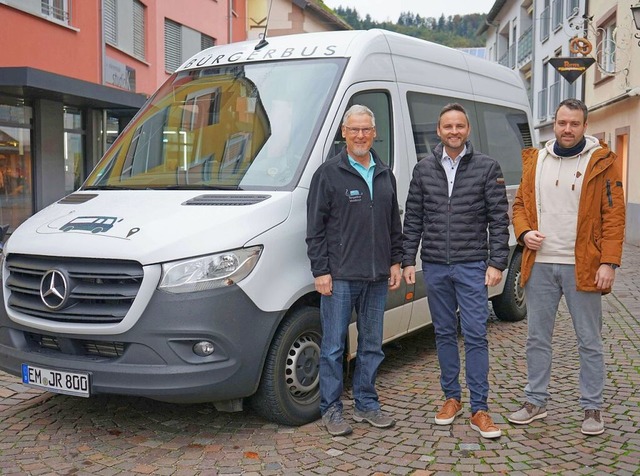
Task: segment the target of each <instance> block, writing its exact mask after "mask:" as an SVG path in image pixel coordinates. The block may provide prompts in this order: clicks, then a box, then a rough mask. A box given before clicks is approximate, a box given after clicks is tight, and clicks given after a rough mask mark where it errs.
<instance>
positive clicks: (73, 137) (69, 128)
mask: <svg viewBox="0 0 640 476" xmlns="http://www.w3.org/2000/svg"><path fill="white" fill-rule="evenodd" d="M83 125H84V120H83V114H82V111H79V110H77V109H73V108H68V107H65V108H64V190H65V192H66V193H71V192H73V191H74V190H77V189H78V188H79V187H80V185H82V182H83V181H84V178H85V154H84V127H83Z"/></svg>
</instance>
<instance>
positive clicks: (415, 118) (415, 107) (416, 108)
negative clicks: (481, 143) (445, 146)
mask: <svg viewBox="0 0 640 476" xmlns="http://www.w3.org/2000/svg"><path fill="white" fill-rule="evenodd" d="M451 102H457V103H459V104H461V105H462V107H464V108H465V109H466V111H467V114H468V115H469V121H470V122H471V136H470V137H469V139H470V140H471V143H472V144H474V146H475V147H477V146H478V135H477V134H478V128H477V127H476V121H475V104H474V102H473V101H467V100H464V99H457V98H452V97H449V96H436V95H433V94H423V93H416V92H411V91H410V92H408V93H407V103H408V105H409V115H410V117H411V130H412V132H413V140H414V145H415V148H416V158H417V160H422V159H424V158H425V157H426V156H427V155H428V154H429V153H431V151H432V150H433V148H434V147H435V146H436V145H438V143H439V142H440V138H439V137H438V132H437V126H438V117H439V115H440V110H441V109H442V108H443V107H444V106H446V105H447V104H449V103H451Z"/></svg>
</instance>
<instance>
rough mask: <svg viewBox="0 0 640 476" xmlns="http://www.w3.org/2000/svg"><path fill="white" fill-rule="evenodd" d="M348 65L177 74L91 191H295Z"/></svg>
mask: <svg viewBox="0 0 640 476" xmlns="http://www.w3.org/2000/svg"><path fill="white" fill-rule="evenodd" d="M345 64H346V61H345V60H344V59H332V58H329V59H317V60H316V59H305V60H299V61H291V60H288V61H282V62H275V61H274V62H268V63H252V64H243V65H225V66H219V67H208V68H203V69H199V70H191V71H181V72H177V73H174V75H173V76H172V77H171V79H170V80H169V81H167V83H165V85H164V86H162V88H161V89H160V90H159V91H158V92H157V93H156V94H155V95H154V96H153V98H152V99H151V101H149V103H147V104H146V105H145V107H144V108H143V109H142V110H141V111H140V112H139V114H138V115H137V116H136V118H135V119H134V120H133V121H132V122H131V124H130V125H129V126H128V127H127V129H125V131H124V132H123V133H122V134H121V135H120V137H118V139H117V141H116V143H115V144H114V147H111V148H110V150H109V151H108V152H107V154H106V155H105V157H104V158H103V159H102V160H101V161H100V163H99V164H98V165H97V166H96V168H95V169H94V171H93V172H92V173H91V175H90V176H89V178H88V179H87V181H86V182H85V184H84V189H85V190H87V189H89V190H90V189H100V188H128V189H132V188H133V189H135V188H141V189H142V188H144V189H149V188H151V189H153V188H156V189H163V188H171V189H180V188H185V189H186V188H201V189H242V190H252V189H256V190H258V189H260V190H264V189H287V188H293V186H294V185H295V182H296V178H297V176H298V175H299V174H300V173H301V171H302V169H303V166H304V164H305V163H306V161H307V159H308V156H309V154H310V151H311V148H312V146H313V143H314V141H315V137H316V135H317V134H318V131H319V130H320V127H321V126H322V118H324V117H325V113H326V110H327V109H328V107H329V103H330V101H331V100H332V99H333V96H334V93H335V89H336V87H337V83H338V80H339V79H340V77H341V74H342V70H343V69H344V67H345ZM292 78H294V79H295V80H293V79H292Z"/></svg>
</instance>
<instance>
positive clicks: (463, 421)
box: [0, 246, 640, 476]
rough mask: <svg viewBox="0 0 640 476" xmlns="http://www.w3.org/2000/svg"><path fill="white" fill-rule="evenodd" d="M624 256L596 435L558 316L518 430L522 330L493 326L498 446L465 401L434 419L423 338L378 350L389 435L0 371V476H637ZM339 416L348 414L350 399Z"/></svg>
mask: <svg viewBox="0 0 640 476" xmlns="http://www.w3.org/2000/svg"><path fill="white" fill-rule="evenodd" d="M623 261H624V266H623V267H622V268H621V269H619V270H618V271H617V272H616V273H617V280H616V284H615V287H614V292H613V293H612V294H610V295H608V296H606V297H605V298H604V336H605V351H606V364H607V370H608V381H607V386H606V390H605V402H606V403H605V408H604V417H605V419H606V420H605V421H606V431H605V433H604V434H603V435H600V436H593V437H585V436H583V435H582V434H581V433H580V424H581V421H582V412H581V411H580V409H579V407H578V383H577V375H578V371H577V369H578V357H577V351H576V340H575V336H574V334H573V330H572V326H571V320H570V317H569V315H568V313H567V311H566V307H564V308H561V310H560V316H559V319H558V321H557V324H556V333H555V341H554V367H553V376H552V382H551V387H550V390H551V392H552V401H551V402H550V403H549V406H548V412H549V416H548V417H547V418H546V419H544V420H542V421H536V422H534V423H532V424H531V425H529V426H525V427H514V426H512V425H510V424H509V423H508V422H507V421H506V418H505V417H506V415H507V414H509V413H510V412H512V411H514V410H516V409H517V408H518V407H519V404H520V402H521V401H522V388H523V386H524V383H525V361H524V343H525V336H526V323H525V322H520V323H506V322H499V321H497V320H492V321H491V323H490V329H489V333H490V337H489V339H490V345H491V362H492V363H491V386H492V391H491V394H490V407H491V413H492V414H493V416H494V419H495V420H496V421H497V422H498V423H499V424H500V426H501V427H502V429H503V436H502V437H501V438H499V439H497V440H493V441H491V440H485V439H483V438H481V437H480V436H479V435H478V434H477V433H476V432H474V431H473V430H471V429H470V428H469V423H468V416H469V415H468V412H469V409H468V404H467V405H466V406H465V414H464V415H463V416H462V417H460V418H458V419H457V420H456V421H455V423H454V424H453V425H452V426H451V427H438V426H436V425H435V424H434V423H433V416H434V413H435V411H436V408H437V407H438V406H439V404H440V403H441V392H440V388H439V383H438V378H439V377H438V367H437V359H436V353H435V347H434V339H433V333H432V331H430V330H428V331H424V332H420V333H418V334H416V335H413V336H410V337H408V338H406V339H404V340H402V341H400V343H398V344H396V345H392V346H389V347H387V348H385V352H386V354H387V359H386V360H385V362H384V363H383V365H382V368H381V370H380V374H379V378H378V387H379V392H380V397H381V400H382V403H383V407H384V409H386V410H387V411H389V412H391V413H392V414H393V415H394V416H395V418H396V419H397V424H396V426H395V427H394V428H391V429H387V430H378V429H373V428H371V427H369V426H368V425H367V424H365V423H352V425H353V427H354V432H353V434H352V435H350V436H348V437H336V438H331V437H330V436H329V435H328V434H327V433H326V431H325V430H324V428H323V427H322V426H321V425H320V424H319V422H314V423H311V424H308V425H305V426H303V427H299V428H289V427H284V426H278V425H275V424H271V423H268V422H265V421H264V420H261V419H259V418H258V417H257V416H256V415H254V414H252V413H251V412H250V411H245V412H244V413H233V414H228V413H218V412H217V411H216V410H215V409H214V408H213V407H212V406H211V405H187V406H180V405H172V404H167V403H159V402H154V401H150V400H145V399H140V398H125V397H112V396H99V397H94V398H91V399H86V400H85V399H82V398H73V397H68V396H63V395H52V394H47V393H42V392H40V391H38V390H34V389H30V388H27V387H24V386H22V385H21V384H19V383H17V382H18V380H17V378H15V377H11V376H8V375H6V374H3V373H0V474H33V475H45V474H47V475H48V474H55V475H85V474H86V475H89V474H91V475H105V476H108V475H125V474H127V475H128V474H132V475H135V474H153V475H216V474H245V475H280V474H291V475H293V474H303V475H316V474H320V475H321V474H331V475H335V476H338V475H414V476H425V475H432V474H478V473H487V474H496V473H501V474H509V475H516V474H529V475H544V474H558V473H561V474H575V475H582V474H616V475H620V474H640V467H639V464H640V463H639V461H640V431H639V422H640V403H639V402H640V393H638V388H639V387H640V354H639V349H640V335H639V334H640V326H639V320H640V289H639V288H640V284H639V280H638V269H640V248H637V247H633V246H627V247H626V248H625V255H624V260H623ZM466 399H467V401H468V396H467V397H466ZM345 410H346V414H347V415H350V413H351V410H352V402H351V401H349V400H347V401H346V404H345Z"/></svg>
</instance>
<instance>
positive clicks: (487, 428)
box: [471, 410, 502, 438]
mask: <svg viewBox="0 0 640 476" xmlns="http://www.w3.org/2000/svg"><path fill="white" fill-rule="evenodd" d="M471 428H473V429H474V430H476V431H478V432H480V434H481V435H482V436H484V437H485V438H498V437H499V436H501V435H502V430H500V428H498V427H497V426H496V424H495V423H493V420H492V419H491V415H489V414H488V413H487V412H485V411H484V410H478V411H477V412H475V413H474V414H473V415H472V416H471Z"/></svg>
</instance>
